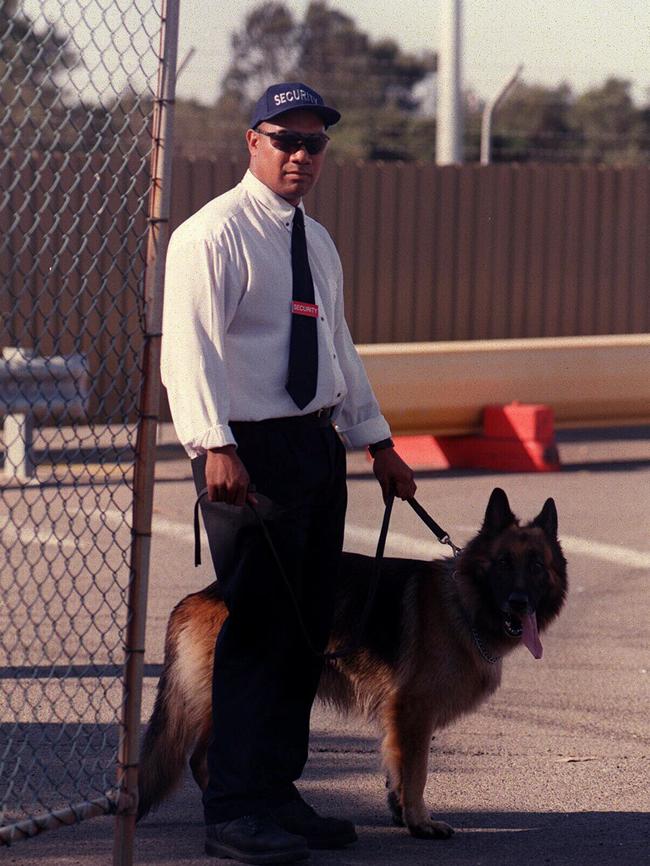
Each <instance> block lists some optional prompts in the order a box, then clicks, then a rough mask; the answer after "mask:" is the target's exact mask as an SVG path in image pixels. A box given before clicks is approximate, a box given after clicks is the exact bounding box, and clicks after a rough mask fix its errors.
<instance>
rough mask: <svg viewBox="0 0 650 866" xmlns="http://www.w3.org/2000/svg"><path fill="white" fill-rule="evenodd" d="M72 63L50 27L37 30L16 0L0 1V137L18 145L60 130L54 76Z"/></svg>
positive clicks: (63, 41)
mask: <svg viewBox="0 0 650 866" xmlns="http://www.w3.org/2000/svg"><path fill="white" fill-rule="evenodd" d="M76 62H77V57H76V54H75V53H74V52H73V51H71V50H70V48H69V47H68V40H67V39H66V37H64V36H62V35H61V34H60V33H59V32H58V31H57V30H56V28H55V27H52V26H48V27H45V28H43V29H41V30H39V31H37V29H36V28H35V26H34V22H33V21H31V20H30V19H29V18H28V17H27V16H26V15H25V14H24V13H23V11H22V10H21V8H20V6H19V4H18V2H17V0H3V2H2V4H1V5H0V82H1V83H0V100H1V102H2V105H1V106H0V141H2V144H3V146H4V147H5V148H7V147H9V148H10V147H20V148H21V149H26V148H30V147H33V146H38V145H39V144H42V143H43V142H44V141H51V140H52V138H53V137H55V136H56V134H57V130H58V128H59V123H58V121H59V120H60V115H61V93H60V88H59V87H57V81H58V77H59V76H60V75H61V74H62V73H64V72H65V71H66V70H67V69H70V68H71V67H72V66H73V65H74V64H75V63H76Z"/></svg>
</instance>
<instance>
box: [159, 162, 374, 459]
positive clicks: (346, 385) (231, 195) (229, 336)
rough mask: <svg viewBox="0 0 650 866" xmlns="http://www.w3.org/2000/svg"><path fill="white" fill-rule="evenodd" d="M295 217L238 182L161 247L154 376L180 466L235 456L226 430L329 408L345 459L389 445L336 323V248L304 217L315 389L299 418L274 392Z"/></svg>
mask: <svg viewBox="0 0 650 866" xmlns="http://www.w3.org/2000/svg"><path fill="white" fill-rule="evenodd" d="M300 207H301V208H302V204H300ZM294 212H295V209H294V207H293V206H292V205H290V204H289V203H288V202H287V201H285V199H283V198H281V197H280V196H278V195H276V194H275V193H274V192H272V191H271V190H270V189H269V188H268V187H267V186H265V185H264V184H263V183H261V182H260V181H259V180H258V179H257V178H256V177H255V176H254V175H253V174H252V173H251V172H250V171H248V172H247V173H246V175H245V176H244V178H243V180H242V182H241V183H239V184H238V185H237V186H236V187H235V188H234V189H232V190H230V191H229V192H227V193H225V194H224V195H221V196H219V197H218V198H215V199H213V200H212V201H210V202H208V204H206V205H205V206H204V207H203V208H201V210H199V211H197V213H195V214H194V215H193V216H191V217H190V218H189V219H188V220H186V221H185V222H184V223H183V224H182V225H180V226H179V227H178V228H177V229H176V231H175V232H174V233H173V235H172V237H171V239H170V242H169V248H168V251H167V265H166V273H165V302H164V312H163V338H162V363H161V372H162V380H163V383H164V384H165V387H166V388H167V393H168V395H169V404H170V407H171V411H172V418H173V421H174V426H175V428H176V433H177V435H178V437H179V439H180V441H181V442H182V443H183V445H184V447H185V450H186V451H187V453H188V454H189V456H190V457H196V456H198V455H199V454H203V453H205V451H207V449H208V448H214V447H217V446H221V445H228V444H230V443H233V444H236V440H235V437H234V436H233V433H232V430H231V428H230V426H229V422H230V421H231V420H232V421H261V420H263V419H265V418H282V417H287V416H295V415H301V414H309V413H310V412H314V411H315V410H317V409H321V408H324V407H328V406H333V407H335V409H334V413H333V416H332V417H333V421H334V424H335V426H336V429H337V431H338V432H339V433H340V435H341V436H342V438H343V440H344V442H345V443H346V445H348V446H349V447H363V446H365V445H368V444H369V443H371V442H378V441H379V440H381V439H385V438H386V437H388V436H390V430H389V427H388V424H387V423H386V420H385V419H384V417H383V416H382V415H381V413H380V411H379V406H378V405H377V401H376V399H375V396H374V394H373V392H372V388H371V387H370V383H369V382H368V378H367V376H366V372H365V370H364V368H363V364H362V363H361V360H360V358H359V356H358V354H357V351H356V349H355V348H354V344H353V342H352V338H351V336H350V332H349V331H348V328H347V325H346V323H345V319H344V317H343V272H342V269H341V262H340V259H339V256H338V253H337V251H336V247H335V246H334V243H333V241H332V239H331V238H330V236H329V234H328V233H327V231H326V229H325V228H323V226H321V225H320V224H319V223H317V222H316V221H315V220H313V219H311V218H310V217H307V216H306V217H305V232H306V236H307V248H308V253H309V264H310V267H311V272H312V277H313V281H314V295H315V302H316V304H317V305H318V318H317V324H318V328H317V332H318V387H317V391H316V396H315V397H314V399H313V400H312V401H311V403H308V404H307V406H305V407H304V409H302V410H299V409H298V407H297V406H296V404H295V403H294V402H293V400H292V399H291V397H290V396H289V394H288V393H287V391H286V389H285V385H286V381H287V372H288V363H289V339H290V331H291V300H292V274H291V231H292V223H293V215H294Z"/></svg>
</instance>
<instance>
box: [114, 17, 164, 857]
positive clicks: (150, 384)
mask: <svg viewBox="0 0 650 866" xmlns="http://www.w3.org/2000/svg"><path fill="white" fill-rule="evenodd" d="M179 7H180V0H163V4H162V10H161V18H162V30H161V34H160V37H161V38H160V45H161V50H160V61H159V67H158V84H157V88H156V97H155V102H154V114H153V130H152V135H153V150H152V157H151V197H150V207H149V237H148V244H147V265H146V272H145V284H144V292H145V323H146V333H145V341H144V350H143V354H144V357H143V379H142V388H141V392H140V413H139V415H140V417H139V423H138V434H137V441H136V457H135V476H134V498H133V524H132V525H133V529H132V533H133V543H132V547H131V570H130V581H129V596H128V607H129V618H128V627H127V637H126V646H125V677H124V701H123V707H122V722H121V729H122V730H121V737H120V750H119V754H118V771H117V776H118V778H117V784H118V791H119V805H118V813H117V815H116V818H115V833H114V844H113V864H114V866H131V864H132V863H133V839H134V835H135V819H136V812H137V787H138V757H139V745H140V744H139V740H140V713H141V703H142V672H143V664H144V640H145V620H146V612H147V587H148V576H149V555H150V550H151V515H152V507H153V484H154V467H155V450H156V432H157V425H158V413H159V404H160V372H159V368H160V338H161V328H162V300H163V280H164V267H165V251H166V249H167V240H168V236H169V197H170V185H171V165H172V129H173V117H174V98H175V90H176V60H177V48H178V24H179Z"/></svg>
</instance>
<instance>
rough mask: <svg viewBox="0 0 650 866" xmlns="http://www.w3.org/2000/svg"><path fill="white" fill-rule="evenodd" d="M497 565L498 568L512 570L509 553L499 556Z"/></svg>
mask: <svg viewBox="0 0 650 866" xmlns="http://www.w3.org/2000/svg"><path fill="white" fill-rule="evenodd" d="M496 564H497V567H498V568H510V557H509V556H508V554H507V553H502V554H501V555H500V556H497V559H496Z"/></svg>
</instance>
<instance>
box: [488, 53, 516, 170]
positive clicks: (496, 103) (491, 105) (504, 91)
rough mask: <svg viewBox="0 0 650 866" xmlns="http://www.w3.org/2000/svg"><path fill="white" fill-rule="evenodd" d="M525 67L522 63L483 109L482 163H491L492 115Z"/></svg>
mask: <svg viewBox="0 0 650 866" xmlns="http://www.w3.org/2000/svg"><path fill="white" fill-rule="evenodd" d="M523 68H524V67H523V64H521V63H520V64H519V66H518V67H517V69H516V70H515V74H514V75H513V76H512V77H511V78H510V79H509V80H508V81H507V82H506V83H505V84H504V85H503V87H502V88H501V90H500V91H499V92H498V93H497V95H496V96H493V97H492V99H491V100H489V102H487V103H486V105H485V108H484V109H483V115H482V117H481V165H489V164H490V159H491V157H492V115H493V114H494V111H495V109H496V108H497V106H499V105H500V104H501V103H502V102H503V100H504V99H505V98H506V96H507V95H508V94H509V93H510V91H511V90H512V88H513V87H514V86H515V84H516V83H517V81H518V79H519V76H520V75H521V71H522V69H523Z"/></svg>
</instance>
